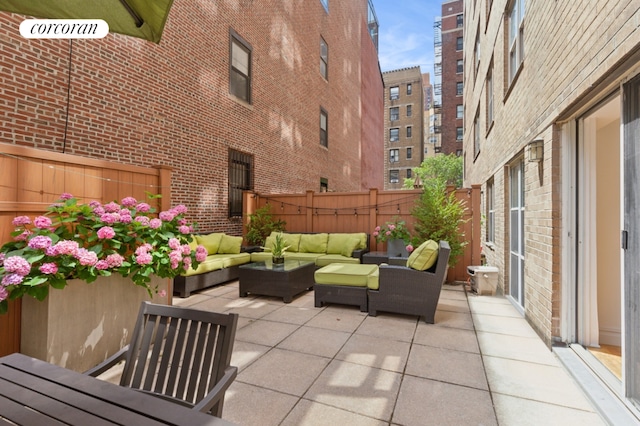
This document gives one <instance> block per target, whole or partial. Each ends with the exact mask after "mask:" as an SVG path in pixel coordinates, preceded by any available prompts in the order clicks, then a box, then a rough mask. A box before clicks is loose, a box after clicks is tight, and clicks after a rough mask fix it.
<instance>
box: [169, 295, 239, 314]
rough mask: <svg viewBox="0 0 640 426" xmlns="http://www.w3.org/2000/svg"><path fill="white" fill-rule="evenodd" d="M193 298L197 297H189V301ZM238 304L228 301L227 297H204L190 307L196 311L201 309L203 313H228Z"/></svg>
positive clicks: (231, 300)
mask: <svg viewBox="0 0 640 426" xmlns="http://www.w3.org/2000/svg"><path fill="white" fill-rule="evenodd" d="M193 297H195V295H194V296H191V297H189V298H188V299H187V300H190V299H191V298H193ZM238 303H239V302H237V301H236V300H235V299H227V298H225V297H203V298H199V299H198V300H197V301H195V303H193V304H191V305H189V307H191V308H194V309H201V310H203V311H212V312H226V311H227V310H229V309H231V308H233V307H234V306H237V305H238ZM245 303H248V302H245ZM181 306H184V305H181Z"/></svg>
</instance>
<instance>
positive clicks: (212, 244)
mask: <svg viewBox="0 0 640 426" xmlns="http://www.w3.org/2000/svg"><path fill="white" fill-rule="evenodd" d="M223 235H224V234H223V233H219V232H216V233H213V234H207V235H196V242H197V243H198V244H200V245H203V246H204V248H206V249H207V254H209V255H211V254H216V253H217V252H218V248H219V246H220V241H221V240H222V236H223Z"/></svg>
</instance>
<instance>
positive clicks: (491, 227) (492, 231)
mask: <svg viewBox="0 0 640 426" xmlns="http://www.w3.org/2000/svg"><path fill="white" fill-rule="evenodd" d="M495 238H496V222H495V199H494V190H493V178H491V179H490V180H489V181H488V182H487V241H488V242H494V241H495Z"/></svg>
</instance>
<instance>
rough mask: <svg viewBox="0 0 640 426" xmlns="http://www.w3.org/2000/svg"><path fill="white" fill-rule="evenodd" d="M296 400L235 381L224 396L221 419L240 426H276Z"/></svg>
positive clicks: (296, 398)
mask: <svg viewBox="0 0 640 426" xmlns="http://www.w3.org/2000/svg"><path fill="white" fill-rule="evenodd" d="M298 399H299V398H298V397H295V396H291V395H285V394H283V393H280V392H275V391H272V390H269V389H265V388H261V387H258V386H253V385H249V384H246V383H240V382H238V381H237V380H235V381H234V382H233V383H232V384H231V386H230V387H229V389H228V390H227V392H226V394H225V398H224V408H223V410H222V418H223V419H225V420H228V421H230V422H232V423H234V424H237V425H242V426H276V425H279V424H280V422H282V420H283V419H284V417H285V416H286V414H287V413H288V412H289V411H291V409H292V408H293V406H294V405H295V404H296V402H298Z"/></svg>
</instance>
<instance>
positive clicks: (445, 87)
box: [441, 0, 473, 154]
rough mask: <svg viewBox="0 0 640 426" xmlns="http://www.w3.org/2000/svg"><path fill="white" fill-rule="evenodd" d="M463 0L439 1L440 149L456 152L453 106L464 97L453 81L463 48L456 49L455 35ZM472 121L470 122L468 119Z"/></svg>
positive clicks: (458, 33)
mask: <svg viewBox="0 0 640 426" xmlns="http://www.w3.org/2000/svg"><path fill="white" fill-rule="evenodd" d="M462 6H463V1H462V0H454V1H450V2H446V3H443V4H442V116H441V117H442V135H441V138H442V152H443V153H444V154H451V153H457V152H460V151H461V150H462V141H461V140H457V128H458V127H463V126H464V123H463V120H462V119H459V118H457V106H458V105H463V104H464V97H463V96H462V95H458V93H457V83H458V82H462V81H463V80H464V75H463V74H462V73H458V72H457V62H458V59H462V58H463V51H462V50H458V49H457V39H458V37H463V34H464V29H463V27H458V26H457V16H458V15H459V14H462V13H463V8H462ZM471 122H473V121H471Z"/></svg>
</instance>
